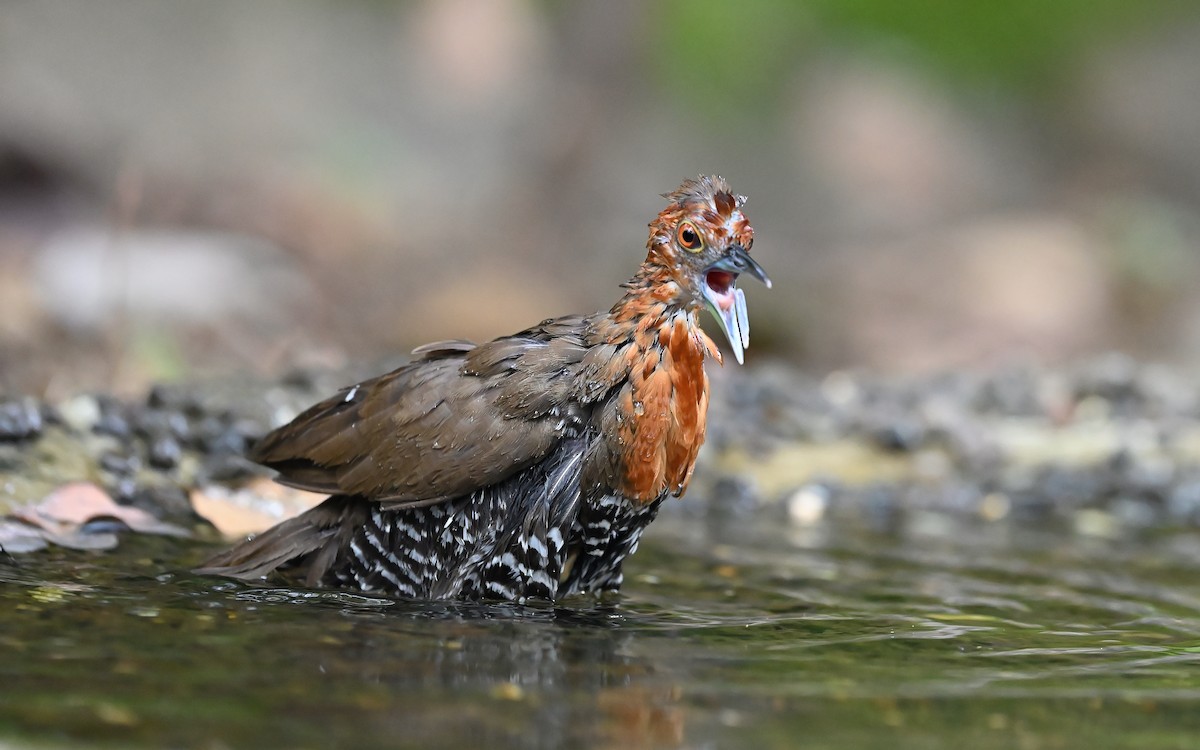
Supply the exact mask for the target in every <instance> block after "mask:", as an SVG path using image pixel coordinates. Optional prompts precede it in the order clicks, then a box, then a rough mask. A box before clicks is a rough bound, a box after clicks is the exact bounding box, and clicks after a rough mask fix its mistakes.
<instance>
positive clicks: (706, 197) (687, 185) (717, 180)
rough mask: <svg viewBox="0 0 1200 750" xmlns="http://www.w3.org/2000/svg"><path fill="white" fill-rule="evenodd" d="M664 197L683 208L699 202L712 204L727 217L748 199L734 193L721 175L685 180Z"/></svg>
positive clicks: (664, 194) (663, 195)
mask: <svg viewBox="0 0 1200 750" xmlns="http://www.w3.org/2000/svg"><path fill="white" fill-rule="evenodd" d="M662 197H664V198H666V199H667V200H669V201H671V202H672V203H678V204H679V205H681V206H683V205H687V204H688V203H692V202H697V201H702V202H706V203H707V202H711V203H712V204H713V206H715V207H716V209H717V210H718V211H719V212H721V213H722V214H724V215H725V216H728V215H729V214H731V213H733V210H734V209H735V208H741V207H742V205H744V204H745V203H746V197H745V196H744V195H737V194H736V193H734V192H733V190H732V189H730V187H729V184H728V183H727V182H725V178H724V177H721V176H720V175H711V176H709V175H700V176H699V177H697V178H696V179H694V180H692V179H687V180H684V181H683V182H682V183H681V184H680V185H679V187H677V188H675V189H674V190H672V191H671V192H669V193H663V194H662Z"/></svg>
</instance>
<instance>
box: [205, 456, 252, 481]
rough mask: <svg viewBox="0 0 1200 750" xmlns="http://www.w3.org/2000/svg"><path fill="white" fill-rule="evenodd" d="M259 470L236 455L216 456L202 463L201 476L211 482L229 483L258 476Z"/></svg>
mask: <svg viewBox="0 0 1200 750" xmlns="http://www.w3.org/2000/svg"><path fill="white" fill-rule="evenodd" d="M260 471H261V470H260V469H259V468H258V466H257V465H256V464H254V463H253V462H251V461H249V460H247V459H245V458H243V457H242V456H241V455H238V454H230V453H225V454H217V455H214V456H212V457H211V458H209V459H208V460H207V461H205V462H204V468H203V472H202V473H203V475H204V476H205V477H206V478H207V479H208V480H209V481H213V482H231V481H234V480H237V479H245V478H246V477H252V476H254V475H256V474H258V473H259V472H260Z"/></svg>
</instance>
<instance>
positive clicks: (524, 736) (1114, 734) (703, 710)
mask: <svg viewBox="0 0 1200 750" xmlns="http://www.w3.org/2000/svg"><path fill="white" fill-rule="evenodd" d="M208 552H211V548H210V547H202V546H201V545H195V544H192V545H187V544H182V543H180V542H178V541H175V540H162V539H146V538H130V539H127V540H126V541H125V543H124V544H123V545H122V547H121V549H120V550H119V551H118V552H116V553H108V554H103V555H97V554H84V553H77V552H66V551H61V550H60V551H55V552H50V553H43V554H40V555H32V556H27V557H22V558H20V560H19V562H16V563H14V562H13V561H12V560H7V561H5V562H0V596H2V597H3V602H2V603H0V654H3V659H2V661H0V686H2V687H0V743H3V742H6V741H7V742H10V743H12V742H19V743H20V744H31V745H34V746H69V747H73V746H81V745H96V744H106V745H111V746H122V747H125V746H154V747H165V746H173V747H201V748H225V747H231V748H242V747H247V748H249V747H377V746H378V747H383V746H387V747H475V746H477V747H563V746H568V747H569V746H596V747H614V748H617V747H767V748H771V747H780V748H782V747H805V748H834V747H889V748H942V747H944V748H958V747H972V748H991V747H995V748H1010V747H1018V748H1063V747H1089V748H1096V747H1139V748H1168V747H1170V748H1174V747H1192V746H1194V743H1195V737H1196V736H1197V734H1196V733H1197V732H1198V731H1200V576H1197V571H1198V570H1200V535H1197V534H1195V533H1194V532H1179V533H1163V534H1160V535H1158V536H1156V537H1154V538H1143V539H1137V540H1131V539H1125V540H1121V541H1097V540H1087V539H1083V538H1080V537H1077V536H1075V535H1072V534H1069V533H1066V532H1062V533H1057V532H1051V531H1044V530H1036V529H1028V528H1020V527H1017V526H1012V525H961V524H957V523H953V522H950V521H947V520H946V519H942V518H938V517H924V518H922V517H913V518H911V519H909V520H908V521H907V522H906V523H904V524H901V527H900V528H899V530H897V531H894V532H893V533H890V534H886V535H881V534H873V533H870V532H868V531H865V530H863V529H859V528H855V527H853V525H846V524H842V525H821V524H818V525H817V526H813V527H805V528H795V527H789V526H787V525H785V524H780V523H772V522H767V521H761V522H757V523H756V522H752V521H748V520H745V519H740V520H731V519H726V520H723V521H708V522H705V521H699V520H694V519H685V518H681V517H673V518H666V519H662V520H660V521H659V522H657V523H656V524H655V525H654V526H653V527H651V533H650V534H648V536H647V540H646V542H645V543H644V544H643V548H642V550H641V551H640V552H639V553H638V554H637V555H636V556H635V557H634V558H633V559H632V560H631V561H630V563H629V564H628V565H627V577H628V581H627V583H626V588H625V591H624V593H623V594H622V596H621V597H619V598H617V599H614V600H612V601H604V602H596V601H594V600H590V599H584V598H581V599H578V600H573V601H567V602H564V603H561V604H560V605H558V606H555V607H549V606H544V607H519V606H483V605H472V606H452V605H446V604H420V603H409V602H397V601H393V600H389V599H386V598H380V597H371V596H356V595H349V594H339V593H331V592H310V591H301V590H291V589H281V588H269V587H261V586H260V587H255V586H248V585H243V584H235V583H231V582H228V581H223V580H217V579H208V578H199V577H196V576H192V575H190V574H187V573H184V572H181V571H183V570H186V568H187V566H189V565H191V564H194V563H195V562H196V561H198V560H199V559H200V558H201V557H203V556H204V555H205V554H207V553H208Z"/></svg>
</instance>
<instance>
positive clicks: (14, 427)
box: [0, 398, 42, 441]
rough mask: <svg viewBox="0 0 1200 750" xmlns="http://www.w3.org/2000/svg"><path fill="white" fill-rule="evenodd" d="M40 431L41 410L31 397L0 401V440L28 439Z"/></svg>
mask: <svg viewBox="0 0 1200 750" xmlns="http://www.w3.org/2000/svg"><path fill="white" fill-rule="evenodd" d="M41 432H42V412H41V410H40V409H39V408H38V405H37V402H35V401H34V400H33V399H31V398H22V399H14V400H9V401H4V402H0V440H13V441H15V440H28V439H30V438H35V437H37V436H38V435H40V434H41Z"/></svg>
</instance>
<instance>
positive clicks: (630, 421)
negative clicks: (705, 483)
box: [618, 314, 716, 502]
mask: <svg viewBox="0 0 1200 750" xmlns="http://www.w3.org/2000/svg"><path fill="white" fill-rule="evenodd" d="M630 349H631V350H632V351H631V352H630V353H631V355H633V356H634V357H636V360H635V361H632V362H630V372H629V386H630V387H629V388H627V389H625V390H624V391H623V393H622V396H621V402H620V403H619V404H618V408H619V409H620V410H621V412H622V415H623V417H624V419H623V420H622V426H621V444H622V445H623V449H624V450H623V460H622V474H621V477H620V479H621V487H620V488H619V489H620V491H621V494H623V495H624V496H625V497H628V498H630V499H633V500H637V501H640V502H651V501H653V500H655V499H657V498H658V497H659V496H660V495H662V494H663V492H666V491H670V492H673V493H674V494H676V495H681V494H683V492H684V490H685V489H687V484H688V481H689V480H690V479H691V476H692V469H693V468H694V467H695V464H696V454H697V453H698V452H699V450H700V446H701V445H702V444H703V443H704V431H705V425H706V420H707V415H708V376H707V375H706V374H705V372H704V357H705V354H706V353H715V352H716V347H715V346H714V345H713V343H712V341H711V340H710V339H709V338H708V336H707V335H705V333H704V332H703V331H702V330H700V328H699V327H697V326H696V325H695V324H694V321H693V320H692V319H691V316H689V315H687V314H679V315H677V316H674V317H673V318H672V319H669V320H667V321H665V322H664V324H663V325H662V326H660V327H658V328H657V329H653V330H647V331H646V332H645V333H644V334H643V335H642V336H639V337H638V340H637V341H636V342H635V346H632V347H630Z"/></svg>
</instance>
